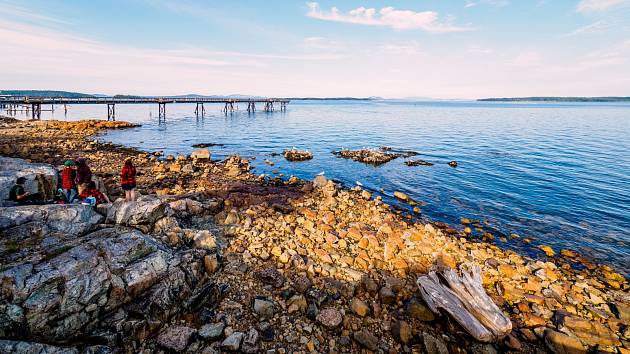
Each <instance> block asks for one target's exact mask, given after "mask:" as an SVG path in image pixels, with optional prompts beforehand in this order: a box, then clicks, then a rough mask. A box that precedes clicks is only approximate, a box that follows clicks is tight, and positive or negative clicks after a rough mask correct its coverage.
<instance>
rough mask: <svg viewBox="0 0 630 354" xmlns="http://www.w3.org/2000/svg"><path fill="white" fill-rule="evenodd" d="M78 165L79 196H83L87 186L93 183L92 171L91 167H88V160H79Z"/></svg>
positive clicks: (81, 158)
mask: <svg viewBox="0 0 630 354" xmlns="http://www.w3.org/2000/svg"><path fill="white" fill-rule="evenodd" d="M76 164H77V177H76V182H77V187H78V189H79V194H81V193H82V192H83V191H84V190H85V189H86V188H87V184H88V183H90V182H92V170H90V166H88V165H87V160H86V159H85V158H83V157H80V158H78V159H77V161H76Z"/></svg>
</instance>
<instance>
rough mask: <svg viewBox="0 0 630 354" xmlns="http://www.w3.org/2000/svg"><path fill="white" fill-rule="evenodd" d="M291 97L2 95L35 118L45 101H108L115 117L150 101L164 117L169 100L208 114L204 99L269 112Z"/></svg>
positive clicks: (230, 108)
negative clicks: (123, 107)
mask: <svg viewBox="0 0 630 354" xmlns="http://www.w3.org/2000/svg"><path fill="white" fill-rule="evenodd" d="M289 102H290V100H288V99H285V98H216V97H168V96H164V97H129V98H128V97H76V98H71V97H29V96H0V107H4V108H6V107H9V109H15V108H16V107H28V108H31V110H32V116H33V119H40V118H41V111H42V108H41V106H42V105H48V104H49V105H51V106H54V105H60V104H62V105H64V109H66V110H67V105H70V104H105V105H107V120H115V115H116V110H115V105H116V104H147V103H157V104H158V108H159V110H158V111H159V115H158V117H159V118H160V119H164V118H166V104H170V103H195V104H196V108H195V114H197V115H199V114H202V115H203V114H204V113H205V108H204V107H203V104H204V103H220V104H223V105H224V108H223V111H224V112H225V113H228V112H234V110H235V109H236V108H235V105H236V106H237V105H238V104H239V103H247V111H248V112H255V111H256V104H257V103H258V104H261V105H263V109H264V111H266V112H273V111H274V110H275V109H276V108H278V109H280V110H281V111H285V110H286V108H287V105H288V104H289Z"/></svg>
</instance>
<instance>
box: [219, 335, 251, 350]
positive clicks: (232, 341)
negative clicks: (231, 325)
mask: <svg viewBox="0 0 630 354" xmlns="http://www.w3.org/2000/svg"><path fill="white" fill-rule="evenodd" d="M244 336H245V335H244V334H243V333H242V332H234V333H232V334H231V335H230V336H229V337H227V338H225V340H223V342H222V343H221V348H223V349H225V350H229V351H232V352H235V351H237V350H239V349H240V348H241V342H242V341H243V337H244Z"/></svg>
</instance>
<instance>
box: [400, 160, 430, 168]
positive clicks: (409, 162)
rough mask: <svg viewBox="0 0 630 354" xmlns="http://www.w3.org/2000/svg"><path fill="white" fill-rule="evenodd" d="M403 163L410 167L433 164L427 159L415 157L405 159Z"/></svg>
mask: <svg viewBox="0 0 630 354" xmlns="http://www.w3.org/2000/svg"><path fill="white" fill-rule="evenodd" d="M405 165H407V166H410V167H411V166H433V163H432V162H429V161H424V160H420V159H417V160H407V161H405Z"/></svg>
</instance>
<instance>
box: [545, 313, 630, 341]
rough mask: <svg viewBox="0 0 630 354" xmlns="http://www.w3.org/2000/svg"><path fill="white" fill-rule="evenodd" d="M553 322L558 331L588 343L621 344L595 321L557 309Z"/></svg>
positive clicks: (612, 334)
mask: <svg viewBox="0 0 630 354" xmlns="http://www.w3.org/2000/svg"><path fill="white" fill-rule="evenodd" d="M554 322H555V323H556V326H557V327H558V329H559V330H560V331H562V332H565V333H570V334H573V335H575V336H576V337H577V338H579V339H580V340H581V341H582V342H583V343H586V344H588V345H592V346H595V345H600V346H617V345H620V344H621V343H620V341H619V339H618V338H617V336H616V335H615V334H614V333H613V332H612V331H611V330H610V329H609V328H608V327H606V326H605V325H603V324H601V323H600V322H597V321H592V320H588V319H585V318H581V317H577V316H571V315H568V314H566V313H562V312H561V311H558V312H556V314H555V316H554Z"/></svg>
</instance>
